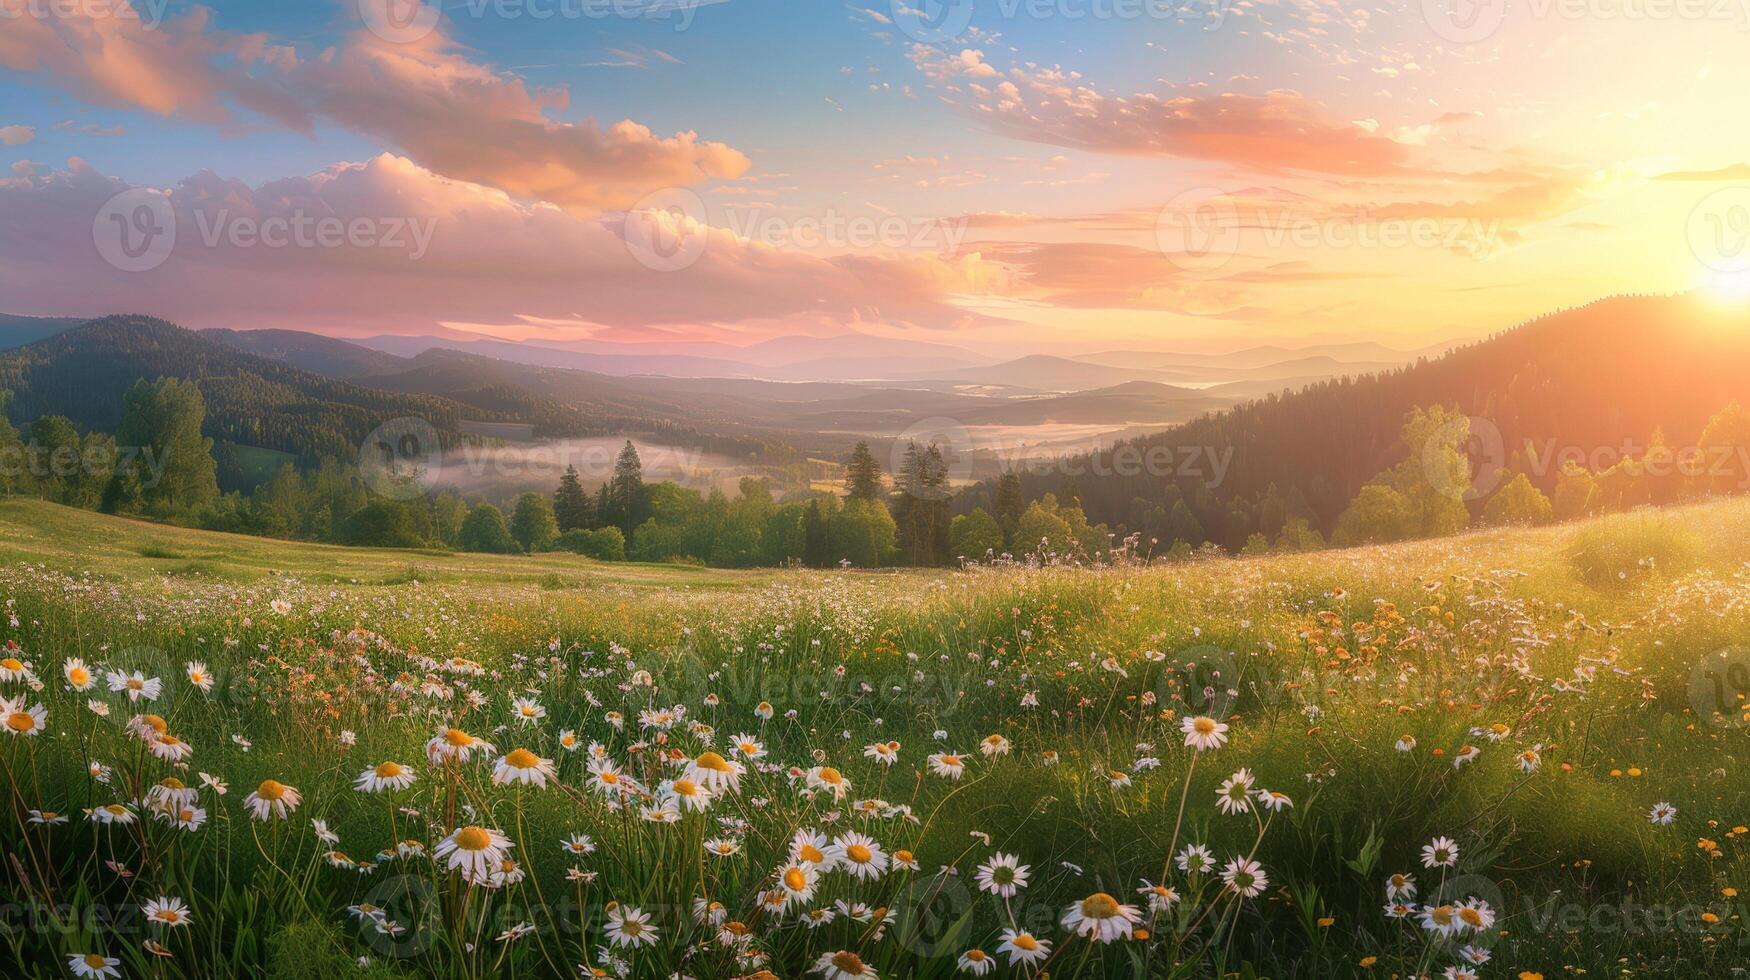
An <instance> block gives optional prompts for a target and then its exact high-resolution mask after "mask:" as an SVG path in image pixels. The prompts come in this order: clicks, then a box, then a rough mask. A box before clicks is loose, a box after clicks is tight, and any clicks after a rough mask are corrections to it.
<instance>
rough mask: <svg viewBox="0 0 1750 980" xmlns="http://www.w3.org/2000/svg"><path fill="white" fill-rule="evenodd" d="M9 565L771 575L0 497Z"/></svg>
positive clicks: (631, 578) (649, 581) (359, 577)
mask: <svg viewBox="0 0 1750 980" xmlns="http://www.w3.org/2000/svg"><path fill="white" fill-rule="evenodd" d="M17 561H31V562H44V563H47V564H48V565H49V566H50V567H53V568H57V569H60V570H62V571H79V572H84V571H95V572H100V573H104V574H109V575H120V576H122V577H124V578H129V579H139V578H144V577H149V576H154V575H171V576H189V577H201V576H205V577H209V578H217V579H224V580H227V581H233V582H251V581H257V580H260V579H262V578H265V577H268V576H270V575H276V574H291V575H297V576H299V577H300V578H303V579H305V580H307V581H310V582H317V583H352V584H363V585H381V584H395V583H400V582H403V581H405V580H407V579H408V578H409V577H416V578H418V579H420V580H421V581H442V582H445V583H456V584H474V585H501V584H541V583H542V581H543V580H544V579H546V580H548V585H549V587H551V586H552V585H555V584H557V585H562V586H575V587H587V586H588V585H590V584H592V583H596V582H599V581H603V580H608V579H611V580H612V581H613V582H615V583H619V584H627V585H639V586H643V585H649V586H669V587H680V586H690V587H723V586H729V585H734V584H744V583H753V582H758V581H761V580H763V579H764V578H766V577H768V574H769V573H758V572H751V573H749V572H741V573H738V572H729V571H717V570H706V569H699V568H689V567H685V566H668V565H646V564H639V563H616V564H612V565H605V564H602V563H600V562H596V561H592V560H591V559H588V558H584V557H582V556H580V555H572V554H567V553H564V552H555V553H551V554H540V555H532V556H522V555H515V556H513V555H480V554H467V553H462V552H448V551H436V550H398V549H390V548H347V547H343V546H340V545H325V544H306V543H301V542H295V541H278V540H274V539H272V538H260V537H252V536H250V535H242V534H224V533H220V532H215V531H202V530H196V529H191V528H182V527H174V526H171V525H166V524H157V523H153V522H150V521H141V520H131V519H127V518H120V517H110V516H107V515H103V514H97V513H93V512H91V511H86V510H79V509H77V508H72V507H62V506H59V505H56V504H50V503H45V502H43V501H40V500H28V499H18V498H14V499H0V563H10V562H17ZM549 576H556V577H557V580H553V579H549Z"/></svg>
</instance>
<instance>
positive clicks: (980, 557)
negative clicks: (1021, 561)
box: [948, 507, 1003, 561]
mask: <svg viewBox="0 0 1750 980" xmlns="http://www.w3.org/2000/svg"><path fill="white" fill-rule="evenodd" d="M948 540H949V549H950V550H951V551H952V553H953V554H954V556H955V557H957V558H961V559H964V560H966V561H984V560H985V558H986V557H987V555H1000V554H1002V552H1003V529H1002V528H1000V527H998V526H997V522H996V520H995V519H994V518H992V517H991V516H990V515H989V514H987V513H985V512H984V508H983V507H978V508H975V509H974V510H973V511H972V513H970V514H961V515H960V516H958V517H956V518H954V520H953V522H952V523H951V524H950V525H949V526H948Z"/></svg>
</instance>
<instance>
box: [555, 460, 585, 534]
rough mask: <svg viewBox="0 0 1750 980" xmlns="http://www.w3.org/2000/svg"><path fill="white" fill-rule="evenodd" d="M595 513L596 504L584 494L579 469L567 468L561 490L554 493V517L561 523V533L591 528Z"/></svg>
mask: <svg viewBox="0 0 1750 980" xmlns="http://www.w3.org/2000/svg"><path fill="white" fill-rule="evenodd" d="M594 512H595V504H594V503H593V502H592V501H591V500H590V499H589V494H587V493H584V492H583V481H582V480H579V479H578V478H577V467H575V466H567V467H565V475H564V476H562V477H560V478H559V489H558V490H555V491H554V492H553V517H554V519H555V520H557V521H558V522H559V530H560V532H561V533H563V532H565V531H571V530H575V529H577V528H587V527H589V526H590V521H591V519H592V518H593V517H594V516H595V513H594Z"/></svg>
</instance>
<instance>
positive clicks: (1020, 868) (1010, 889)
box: [975, 851, 1033, 898]
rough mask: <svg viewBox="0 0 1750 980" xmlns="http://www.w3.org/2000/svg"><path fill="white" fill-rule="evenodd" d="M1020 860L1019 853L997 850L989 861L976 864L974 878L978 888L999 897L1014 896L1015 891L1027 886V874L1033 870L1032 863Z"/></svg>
mask: <svg viewBox="0 0 1750 980" xmlns="http://www.w3.org/2000/svg"><path fill="white" fill-rule="evenodd" d="M1020 860H1021V859H1020V856H1019V855H1015V854H1004V853H1003V852H1001V851H998V852H997V853H996V854H995V855H993V856H992V857H991V859H990V860H989V861H986V862H984V863H983V864H981V865H979V866H978V875H977V877H976V879H975V880H976V881H977V882H978V887H979V889H980V890H981V891H986V892H989V893H991V894H992V895H996V896H998V897H1000V898H1014V897H1015V893H1016V892H1018V891H1020V890H1021V889H1023V888H1025V887H1027V874H1028V873H1029V872H1030V871H1032V870H1033V866H1032V865H1030V864H1022V863H1020Z"/></svg>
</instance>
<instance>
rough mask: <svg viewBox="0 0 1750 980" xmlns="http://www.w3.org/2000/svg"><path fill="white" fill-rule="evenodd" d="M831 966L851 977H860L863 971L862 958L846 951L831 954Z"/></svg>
mask: <svg viewBox="0 0 1750 980" xmlns="http://www.w3.org/2000/svg"><path fill="white" fill-rule="evenodd" d="M832 965H833V966H835V967H838V968H839V970H840V971H842V972H844V973H849V974H851V975H852V976H857V975H860V974H861V973H862V972H863V970H864V966H863V959H862V957H860V956H858V955H857V954H856V953H853V952H851V951H850V950H848V949H846V950H840V951H838V952H836V953H834V954H832Z"/></svg>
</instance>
